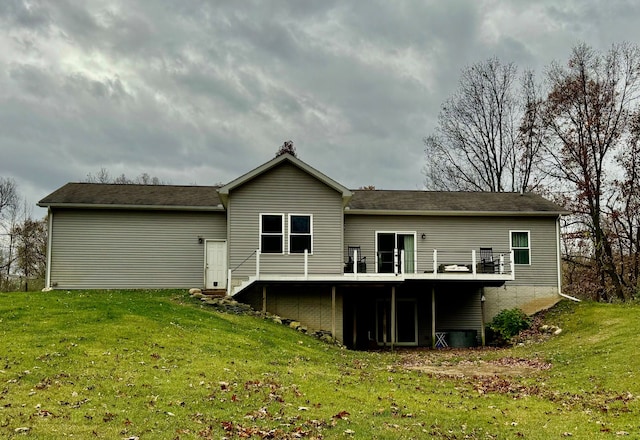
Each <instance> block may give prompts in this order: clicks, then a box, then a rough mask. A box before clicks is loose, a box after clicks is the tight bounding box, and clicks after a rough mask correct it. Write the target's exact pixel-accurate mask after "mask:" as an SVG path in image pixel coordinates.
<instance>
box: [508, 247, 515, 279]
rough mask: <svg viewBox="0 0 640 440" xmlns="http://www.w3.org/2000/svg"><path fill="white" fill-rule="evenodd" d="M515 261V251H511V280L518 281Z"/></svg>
mask: <svg viewBox="0 0 640 440" xmlns="http://www.w3.org/2000/svg"><path fill="white" fill-rule="evenodd" d="M513 259H514V252H513V249H511V251H510V252H509V266H510V269H511V279H512V280H515V279H516V263H515V261H514V260H513Z"/></svg>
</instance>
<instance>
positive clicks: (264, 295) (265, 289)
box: [262, 286, 267, 315]
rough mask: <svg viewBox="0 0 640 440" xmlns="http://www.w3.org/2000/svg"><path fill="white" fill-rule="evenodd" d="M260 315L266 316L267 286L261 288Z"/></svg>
mask: <svg viewBox="0 0 640 440" xmlns="http://www.w3.org/2000/svg"><path fill="white" fill-rule="evenodd" d="M262 314H263V315H266V314H267V286H262Z"/></svg>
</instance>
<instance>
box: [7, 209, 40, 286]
mask: <svg viewBox="0 0 640 440" xmlns="http://www.w3.org/2000/svg"><path fill="white" fill-rule="evenodd" d="M12 235H13V236H14V239H15V242H16V257H17V258H16V263H17V264H16V270H17V273H18V274H19V275H21V276H22V278H23V280H24V290H25V292H26V291H28V290H29V282H30V281H31V280H34V279H43V278H44V274H45V271H46V267H47V221H46V219H42V220H33V219H31V218H30V217H27V218H25V220H24V221H23V222H22V223H20V224H18V225H16V226H15V227H14V228H13V230H12Z"/></svg>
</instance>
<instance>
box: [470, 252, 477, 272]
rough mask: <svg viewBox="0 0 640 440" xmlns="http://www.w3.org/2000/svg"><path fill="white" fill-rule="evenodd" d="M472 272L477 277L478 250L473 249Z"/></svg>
mask: <svg viewBox="0 0 640 440" xmlns="http://www.w3.org/2000/svg"><path fill="white" fill-rule="evenodd" d="M471 272H472V273H473V275H474V276H475V275H476V272H477V270H476V250H475V249H471Z"/></svg>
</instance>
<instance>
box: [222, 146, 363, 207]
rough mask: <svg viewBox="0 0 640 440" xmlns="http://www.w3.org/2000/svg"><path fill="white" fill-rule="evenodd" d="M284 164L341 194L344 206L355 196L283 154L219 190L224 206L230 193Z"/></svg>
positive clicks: (290, 156)
mask: <svg viewBox="0 0 640 440" xmlns="http://www.w3.org/2000/svg"><path fill="white" fill-rule="evenodd" d="M283 162H288V163H290V164H291V165H293V166H295V167H297V168H298V169H300V170H301V171H303V172H305V173H307V174H308V175H310V176H312V177H314V178H315V179H317V180H318V181H320V182H322V183H324V184H325V185H327V186H328V187H330V188H332V189H334V190H335V191H337V192H339V193H341V194H342V199H343V204H344V205H346V204H347V203H348V202H349V200H350V199H351V196H352V195H353V193H352V192H351V191H350V190H349V189H348V188H346V187H345V186H343V185H342V184H340V183H338V182H337V181H335V180H333V179H332V178H330V177H329V176H327V175H326V174H324V173H322V172H320V171H318V170H317V169H315V168H313V167H312V166H311V165H309V164H307V163H306V162H303V161H302V160H300V159H298V158H297V157H295V156H293V155H292V154H290V153H283V154H280V155H278V156H276V157H275V158H273V159H271V160H270V161H268V162H265V163H263V164H262V165H260V166H258V167H256V168H254V169H253V170H251V171H249V172H247V173H245V174H243V175H242V176H240V177H238V178H236V179H234V180H232V181H231V182H229V183H227V184H226V185H223V186H221V187H220V188H218V194H219V196H220V200H221V201H222V203H223V205H224V206H225V207H226V206H227V202H228V200H229V193H230V192H231V191H233V190H234V189H236V188H238V187H240V186H242V185H244V184H245V183H247V182H249V181H251V180H253V179H255V178H256V177H258V176H260V175H262V174H264V173H266V172H268V171H269V170H272V169H273V168H275V167H277V166H279V165H280V164H282V163H283Z"/></svg>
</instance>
